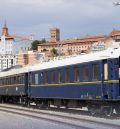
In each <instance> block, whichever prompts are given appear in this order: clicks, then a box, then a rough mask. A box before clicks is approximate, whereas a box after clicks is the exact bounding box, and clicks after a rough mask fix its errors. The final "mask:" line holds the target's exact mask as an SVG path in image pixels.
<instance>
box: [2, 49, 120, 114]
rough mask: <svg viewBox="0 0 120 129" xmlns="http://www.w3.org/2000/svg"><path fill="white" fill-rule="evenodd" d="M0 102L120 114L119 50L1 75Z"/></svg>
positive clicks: (59, 60) (42, 64)
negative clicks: (84, 108)
mask: <svg viewBox="0 0 120 129" xmlns="http://www.w3.org/2000/svg"><path fill="white" fill-rule="evenodd" d="M0 102H1V103H3V102H4V103H5V102H13V103H19V104H26V105H30V103H35V104H36V106H38V107H40V108H48V107H50V106H51V105H54V106H55V107H57V108H61V107H65V108H74V109H75V108H83V107H86V108H87V109H88V111H89V112H90V113H91V114H92V115H95V114H98V113H100V114H104V115H106V116H110V115H111V114H112V113H113V111H114V110H115V112H116V113H117V114H120V48H118V49H112V48H111V49H110V48H109V49H107V50H104V51H100V52H96V53H89V54H83V55H78V56H72V57H68V58H65V59H59V58H58V59H56V60H53V61H52V60H51V61H49V62H42V63H39V64H36V65H31V66H30V65H28V66H26V67H22V68H14V69H11V70H9V71H3V72H0Z"/></svg>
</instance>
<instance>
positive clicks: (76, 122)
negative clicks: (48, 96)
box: [0, 104, 120, 129]
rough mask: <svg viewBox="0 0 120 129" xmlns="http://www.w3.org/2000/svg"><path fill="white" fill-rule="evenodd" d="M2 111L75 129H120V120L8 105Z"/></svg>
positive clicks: (4, 105)
mask: <svg viewBox="0 0 120 129" xmlns="http://www.w3.org/2000/svg"><path fill="white" fill-rule="evenodd" d="M0 111H4V112H8V113H13V114H18V115H22V116H27V117H32V118H35V119H42V120H46V121H51V122H56V123H59V124H60V123H61V124H66V125H69V126H72V127H74V128H75V129H94V128H95V127H94V126H95V125H96V126H97V127H98V128H99V127H100V128H101V129H108V128H109V129H112V128H114V129H120V120H117V122H115V120H107V119H104V118H95V117H90V116H84V115H76V114H72V113H63V112H56V111H49V110H38V109H33V108H26V107H20V106H15V105H6V104H0ZM83 123H84V124H83ZM83 125H84V126H83Z"/></svg>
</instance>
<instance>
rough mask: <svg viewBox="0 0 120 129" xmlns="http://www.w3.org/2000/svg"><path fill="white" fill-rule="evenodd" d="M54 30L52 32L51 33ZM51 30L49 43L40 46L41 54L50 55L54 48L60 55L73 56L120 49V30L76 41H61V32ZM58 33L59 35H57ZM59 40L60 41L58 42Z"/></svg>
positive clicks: (75, 39)
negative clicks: (111, 48)
mask: <svg viewBox="0 0 120 129" xmlns="http://www.w3.org/2000/svg"><path fill="white" fill-rule="evenodd" d="M51 30H52V31H51ZM57 30H59V29H56V28H53V29H50V34H51V35H50V37H51V38H50V40H49V41H48V42H47V43H44V44H39V45H38V51H39V52H47V53H50V52H51V50H52V49H53V48H55V49H56V50H57V51H58V54H59V55H72V54H80V53H83V52H84V53H89V52H90V51H101V50H104V49H107V48H108V47H115V48H116V47H120V30H113V31H112V32H111V33H110V34H109V35H97V36H89V35H87V36H84V37H80V38H74V39H65V40H62V41H61V40H60V38H56V37H60V33H59V32H60V30H59V31H57ZM57 33H58V34H57ZM57 39H58V40H57Z"/></svg>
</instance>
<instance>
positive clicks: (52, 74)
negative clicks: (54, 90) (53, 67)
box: [51, 71, 55, 83]
mask: <svg viewBox="0 0 120 129" xmlns="http://www.w3.org/2000/svg"><path fill="white" fill-rule="evenodd" d="M51 83H55V71H52V72H51Z"/></svg>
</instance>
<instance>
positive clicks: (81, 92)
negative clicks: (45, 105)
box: [30, 84, 102, 99]
mask: <svg viewBox="0 0 120 129" xmlns="http://www.w3.org/2000/svg"><path fill="white" fill-rule="evenodd" d="M30 94H31V95H30V96H31V97H35V98H36V97H39V98H59V99H98V97H99V99H100V97H101V96H102V92H101V85H100V84H97V85H96V84H94V85H91V84H90V85H81V86H80V85H65V86H32V87H31V93H30Z"/></svg>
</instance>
